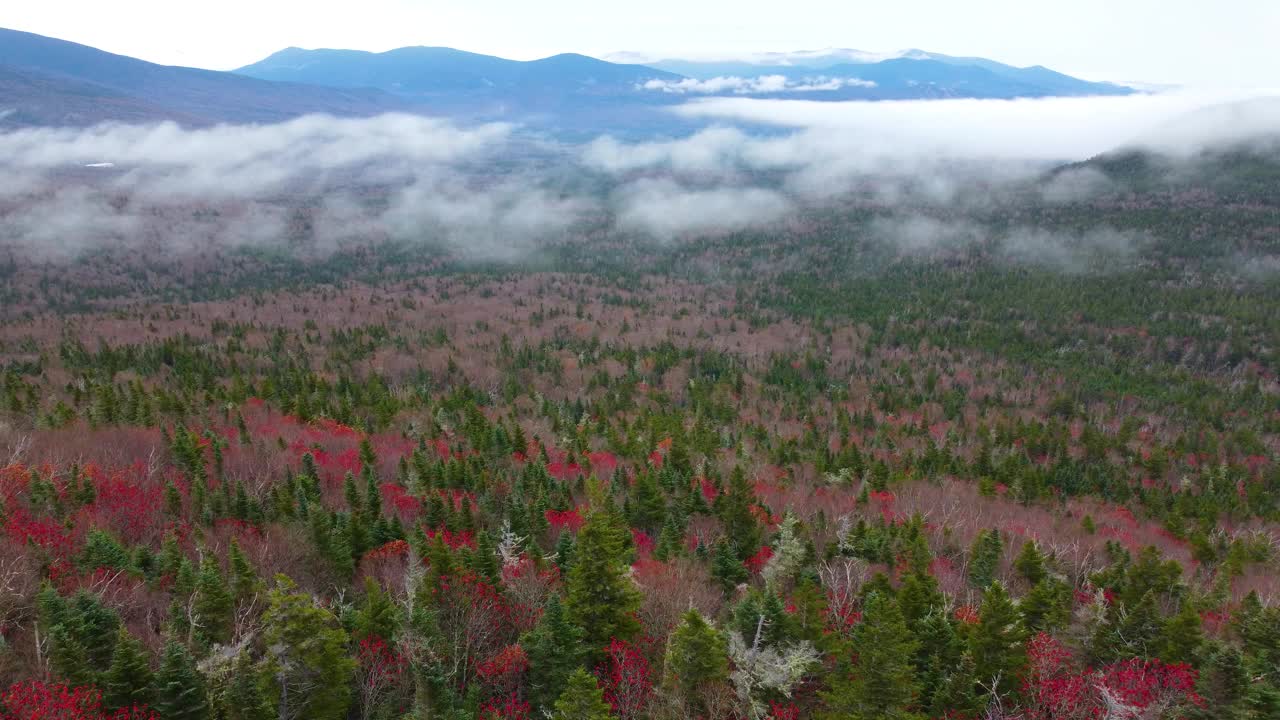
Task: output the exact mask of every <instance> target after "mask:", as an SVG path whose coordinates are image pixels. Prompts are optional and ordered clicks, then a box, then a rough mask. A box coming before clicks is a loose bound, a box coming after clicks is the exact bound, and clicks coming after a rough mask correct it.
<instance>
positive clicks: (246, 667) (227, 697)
mask: <svg viewBox="0 0 1280 720" xmlns="http://www.w3.org/2000/svg"><path fill="white" fill-rule="evenodd" d="M221 707H222V714H223V717H225V718H226V720H274V719H275V716H276V715H275V712H274V710H273V709H272V707H271V703H270V702H269V701H268V700H267V696H266V694H265V693H264V692H263V691H262V683H261V680H260V678H259V675H258V672H257V670H256V668H254V666H253V663H252V661H251V660H250V659H249V655H248V654H247V653H241V654H240V655H239V657H237V658H236V661H235V664H234V665H232V667H231V682H230V684H229V685H228V686H227V689H226V692H225V693H223V697H222V703H221Z"/></svg>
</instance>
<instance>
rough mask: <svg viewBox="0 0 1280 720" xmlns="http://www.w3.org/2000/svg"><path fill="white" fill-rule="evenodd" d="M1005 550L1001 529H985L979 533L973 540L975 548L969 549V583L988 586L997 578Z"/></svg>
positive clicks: (975, 585) (983, 586)
mask: <svg viewBox="0 0 1280 720" xmlns="http://www.w3.org/2000/svg"><path fill="white" fill-rule="evenodd" d="M1003 552H1004V543H1003V542H1002V541H1001V540H1000V531H998V530H984V531H983V532H981V533H978V537H977V538H976V539H975V540H974V541H973V549H972V550H970V551H969V583H970V584H971V585H973V586H974V587H977V588H986V587H987V586H988V585H990V584H991V583H992V581H993V580H995V577H996V572H997V571H998V570H999V569H1000V555H1001V553H1003Z"/></svg>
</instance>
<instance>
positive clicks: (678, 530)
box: [653, 512, 684, 562]
mask: <svg viewBox="0 0 1280 720" xmlns="http://www.w3.org/2000/svg"><path fill="white" fill-rule="evenodd" d="M677 515H678V513H675V512H671V513H667V519H666V521H664V522H663V523H662V532H661V533H659V534H658V542H657V543H656V545H655V547H654V549H653V557H654V559H655V560H659V561H661V562H667V561H669V560H671V559H672V558H676V557H680V556H682V555H684V528H683V527H681V525H680V519H679V517H677Z"/></svg>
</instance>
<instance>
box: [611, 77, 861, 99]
mask: <svg viewBox="0 0 1280 720" xmlns="http://www.w3.org/2000/svg"><path fill="white" fill-rule="evenodd" d="M875 86H876V84H875V83H874V82H872V81H871V80H861V79H859V78H843V77H826V76H817V77H807V78H802V79H795V78H788V77H786V76H785V75H759V76H756V77H738V76H735V75H722V76H720V77H713V78H709V79H706V80H698V79H695V78H684V79H682V80H657V79H655V80H649V81H648V82H645V83H641V84H639V85H637V86H636V87H637V88H639V89H641V90H656V91H659V92H664V93H669V94H674V95H768V94H773V93H787V92H799V93H804V92H824V91H825V92H831V91H834V90H840V89H842V88H847V87H860V88H873V87H875Z"/></svg>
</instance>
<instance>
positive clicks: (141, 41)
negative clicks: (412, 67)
mask: <svg viewBox="0 0 1280 720" xmlns="http://www.w3.org/2000/svg"><path fill="white" fill-rule="evenodd" d="M3 5H4V7H3V8H2V9H0V26H3V27H9V28H14V29H18V30H27V31H30V32H36V33H40V34H42V35H51V36H55V37H59V38H63V39H67V40H73V41H75V42H80V43H84V44H87V45H92V46H95V47H99V48H102V49H104V50H110V51H112V52H118V53H122V54H126V55H132V56H135V57H140V58H143V59H145V60H151V61H153V62H160V63H166V64H180V65H191V66H195V67H205V68H212V69H218V70H226V69H232V68H235V67H239V66H242V65H246V64H249V63H251V62H254V61H256V60H259V59H261V58H263V57H265V56H266V55H269V54H270V53H272V52H274V51H276V50H279V49H281V48H284V47H288V46H299V47H307V48H315V47H341V48H355V49H362V50H373V51H381V50H388V49H391V48H395V47H401V46H405V45H445V46H450V47H456V48H460V49H464V50H471V51H475V52H483V53H489V54H495V55H501V56H504V57H510V58H517V59H532V58H536V57H541V56H545V55H550V54H554V53H558V52H581V53H585V54H589V55H595V56H601V55H606V54H609V53H613V52H618V51H638V52H643V53H646V54H651V55H654V56H685V57H688V56H732V55H734V54H738V53H748V52H759V51H788V50H802V49H817V48H825V47H847V48H857V49H860V50H869V51H891V50H898V49H903V48H920V49H924V50H929V51H933V52H941V53H947V54H954V55H980V56H984V57H989V58H992V59H995V60H1000V61H1003V62H1008V63H1011V64H1014V65H1036V64H1040V65H1046V66H1049V67H1052V68H1054V69H1056V70H1060V71H1063V72H1067V73H1070V74H1073V75H1077V76H1080V77H1084V78H1088V79H1098V80H1117V81H1144V82H1154V83H1180V84H1188V85H1197V86H1205V85H1207V86H1230V87H1249V86H1273V85H1274V84H1275V77H1274V74H1275V71H1276V69H1277V68H1280V0H1216V1H1215V2H1209V0H970V1H968V2H965V1H964V0H880V1H879V2H875V3H867V2H848V1H847V0H846V1H843V2H842V1H840V0H787V2H777V1H776V0H775V1H772V2H763V1H762V0H703V1H702V2H689V0H646V2H638V3H628V4H622V3H608V2H600V1H599V0H535V1H530V0H450V1H448V2H441V1H440V0H359V2H352V1H351V0H342V1H341V2H339V1H337V0H222V1H221V2H199V3H196V2H190V1H189V0H111V1H110V2H103V1H102V0H7V1H6V2H4V3H3Z"/></svg>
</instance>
